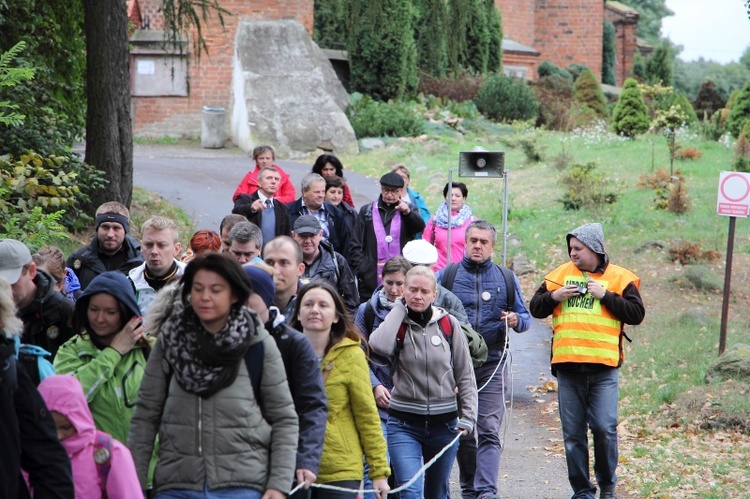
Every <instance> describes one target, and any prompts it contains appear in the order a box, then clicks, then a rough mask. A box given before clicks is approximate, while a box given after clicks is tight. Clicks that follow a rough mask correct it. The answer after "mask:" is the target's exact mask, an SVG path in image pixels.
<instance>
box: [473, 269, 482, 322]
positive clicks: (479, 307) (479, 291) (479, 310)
mask: <svg viewBox="0 0 750 499" xmlns="http://www.w3.org/2000/svg"><path fill="white" fill-rule="evenodd" d="M476 275H477V277H476V282H477V313H476V317H474V320H475V321H476V324H474V331H476V332H477V333H479V318H480V317H481V315H482V283H481V282H480V281H481V279H482V277H481V276H482V274H481V273H480V272H479V267H478V266H477V268H476ZM479 334H481V333H479Z"/></svg>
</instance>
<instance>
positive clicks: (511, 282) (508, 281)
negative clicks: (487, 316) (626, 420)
mask: <svg viewBox="0 0 750 499" xmlns="http://www.w3.org/2000/svg"><path fill="white" fill-rule="evenodd" d="M496 265H497V264H496ZM497 268H498V269H500V273H501V274H503V279H505V292H506V293H507V298H506V303H507V304H508V312H512V311H513V307H514V306H515V304H516V280H515V279H513V272H511V271H510V269H509V268H507V267H503V266H502V265H498V266H497Z"/></svg>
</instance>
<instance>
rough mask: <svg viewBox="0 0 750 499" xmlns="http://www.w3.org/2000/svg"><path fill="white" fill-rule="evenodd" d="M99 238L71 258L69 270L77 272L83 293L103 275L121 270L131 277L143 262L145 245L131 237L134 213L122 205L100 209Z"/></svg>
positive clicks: (77, 251)
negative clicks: (133, 270) (143, 246)
mask: <svg viewBox="0 0 750 499" xmlns="http://www.w3.org/2000/svg"><path fill="white" fill-rule="evenodd" d="M94 228H95V229H96V237H94V238H92V239H91V242H90V243H89V244H87V245H86V246H84V247H83V248H79V249H77V250H76V251H75V252H73V254H72V255H70V257H69V258H68V261H67V263H66V264H65V266H66V267H68V268H71V269H73V270H74V271H75V273H76V275H77V276H78V280H79V281H80V282H81V291H83V290H85V289H86V286H88V285H89V283H90V282H91V281H92V280H93V279H94V277H96V276H98V275H99V274H101V273H102V272H107V271H108V270H118V271H120V272H122V273H123V274H125V275H128V272H130V270H131V269H134V268H135V267H137V266H139V265H140V264H142V263H143V257H142V256H141V245H140V243H139V242H138V241H136V240H135V239H134V238H132V237H130V236H128V235H127V234H128V231H129V230H130V212H129V211H128V209H127V208H126V207H125V206H123V205H122V204H120V203H118V202H116V201H111V202H108V203H104V204H103V205H101V206H99V208H97V209H96V219H95V225H94Z"/></svg>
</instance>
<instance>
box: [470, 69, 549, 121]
mask: <svg viewBox="0 0 750 499" xmlns="http://www.w3.org/2000/svg"><path fill="white" fill-rule="evenodd" d="M475 103H476V105H477V109H479V112H481V113H482V114H483V115H485V116H486V117H488V118H490V119H493V120H495V121H514V120H531V119H536V117H537V112H538V111H539V102H538V101H537V100H536V95H534V92H533V91H532V90H531V88H529V86H528V85H527V84H526V82H525V81H524V80H521V79H519V78H513V77H510V76H505V75H501V74H493V75H491V76H490V77H489V78H487V80H486V81H485V82H484V85H482V88H480V89H479V93H478V94H477V98H476V99H475Z"/></svg>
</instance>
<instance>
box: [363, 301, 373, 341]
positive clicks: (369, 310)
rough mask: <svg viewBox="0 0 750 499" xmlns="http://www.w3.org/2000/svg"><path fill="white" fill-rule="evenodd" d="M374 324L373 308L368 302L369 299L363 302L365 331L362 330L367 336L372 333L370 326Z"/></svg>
mask: <svg viewBox="0 0 750 499" xmlns="http://www.w3.org/2000/svg"><path fill="white" fill-rule="evenodd" d="M374 325H375V309H374V308H373V306H372V303H370V300H367V301H366V302H365V328H367V331H363V332H364V333H365V334H366V335H367V336H370V335H371V334H372V328H373V326H374Z"/></svg>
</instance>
